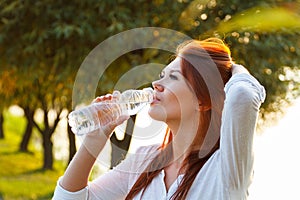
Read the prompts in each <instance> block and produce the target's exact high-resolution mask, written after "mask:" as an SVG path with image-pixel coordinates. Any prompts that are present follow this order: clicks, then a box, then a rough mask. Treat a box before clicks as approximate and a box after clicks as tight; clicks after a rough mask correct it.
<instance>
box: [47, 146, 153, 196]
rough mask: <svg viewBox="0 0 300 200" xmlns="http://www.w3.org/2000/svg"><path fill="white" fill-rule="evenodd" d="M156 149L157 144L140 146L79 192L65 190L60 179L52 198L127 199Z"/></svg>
mask: <svg viewBox="0 0 300 200" xmlns="http://www.w3.org/2000/svg"><path fill="white" fill-rule="evenodd" d="M156 149H157V148H155V146H148V147H140V148H138V150H137V151H136V153H135V154H131V155H129V156H128V157H127V158H126V159H124V160H123V161H122V162H121V163H120V164H119V165H118V166H116V167H115V168H113V169H112V170H109V171H108V172H106V173H105V174H103V175H101V176H99V177H98V178H96V179H95V180H93V181H91V182H90V183H89V184H88V186H87V187H86V188H84V189H82V190H80V191H77V192H69V191H66V190H64V189H63V188H62V187H61V186H60V185H59V180H58V182H57V186H56V189H55V192H54V196H53V199H52V200H71V199H72V200H79V199H80V200H107V199H114V200H119V199H125V197H126V195H127V193H128V192H129V189H130V188H131V186H132V185H133V184H134V183H135V181H136V179H137V178H138V177H139V175H140V174H141V172H142V171H143V170H144V168H145V167H146V166H147V163H148V162H149V161H150V160H151V158H152V155H153V154H152V153H154V152H156ZM149 155H151V156H149Z"/></svg>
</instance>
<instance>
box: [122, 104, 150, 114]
mask: <svg viewBox="0 0 300 200" xmlns="http://www.w3.org/2000/svg"><path fill="white" fill-rule="evenodd" d="M148 103H149V102H138V103H125V106H126V110H127V114H128V115H135V114H137V113H138V112H139V111H140V110H142V109H143V108H144V107H145V106H146V105H147V104H148Z"/></svg>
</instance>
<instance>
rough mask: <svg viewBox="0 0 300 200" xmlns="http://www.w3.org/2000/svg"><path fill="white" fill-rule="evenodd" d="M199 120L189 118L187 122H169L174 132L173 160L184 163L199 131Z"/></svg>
mask: <svg viewBox="0 0 300 200" xmlns="http://www.w3.org/2000/svg"><path fill="white" fill-rule="evenodd" d="M196 124H198V121H196V120H194V119H189V120H187V121H186V122H181V123H180V122H174V123H168V126H169V128H170V130H171V132H172V134H173V140H172V143H171V144H172V148H173V156H174V158H173V159H174V160H173V162H176V163H177V164H180V166H181V164H182V162H183V161H184V159H185V158H186V156H187V155H188V153H189V152H190V150H191V145H192V142H193V139H194V137H195V135H196V133H197V128H198V126H196Z"/></svg>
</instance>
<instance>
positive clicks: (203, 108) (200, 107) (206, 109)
mask: <svg viewBox="0 0 300 200" xmlns="http://www.w3.org/2000/svg"><path fill="white" fill-rule="evenodd" d="M210 109H211V106H204V105H201V104H199V106H198V108H197V110H198V111H200V112H203V111H208V110H210Z"/></svg>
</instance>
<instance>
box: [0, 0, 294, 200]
mask: <svg viewBox="0 0 300 200" xmlns="http://www.w3.org/2000/svg"><path fill="white" fill-rule="evenodd" d="M140 27H161V28H167V29H171V30H175V31H178V32H181V33H184V34H186V35H187V36H189V37H191V38H194V39H205V38H208V37H212V36H214V37H219V38H221V39H223V40H224V41H225V42H226V43H227V44H228V45H229V47H230V49H231V51H232V57H233V58H234V61H236V62H237V63H240V64H242V65H244V66H246V67H247V68H248V69H249V71H250V72H251V73H252V74H253V75H254V76H255V77H256V78H257V79H258V80H259V81H260V82H261V83H262V85H264V86H265V88H266V91H267V99H266V101H265V102H264V104H263V105H262V108H261V112H260V119H259V124H258V129H257V137H256V138H255V151H256V156H257V159H256V162H255V178H254V182H253V185H252V186H251V188H250V199H255V200H260V199H300V195H299V193H297V189H298V187H297V186H299V184H297V182H298V181H299V179H300V174H299V172H298V170H297V169H300V164H299V163H300V162H299V161H300V160H299V155H298V152H300V148H299V140H300V137H299V119H300V100H299V94H300V48H299V47H300V37H299V35H300V1H299V0H297V1H295V0H265V1H262V0H252V1H243V0H194V1H192V0H152V1H149V0H113V1H112V0H101V1H100V0H85V1H80V0H74V1H67V0H56V1H54V0H43V1H35V0H0V98H1V101H0V200H12V199H14V200H27V199H33V200H42V199H51V197H52V194H53V190H54V188H55V185H56V181H57V179H58V177H59V176H61V175H62V174H63V172H64V170H65V168H66V166H67V165H68V163H69V161H70V159H72V157H73V155H74V154H75V152H76V149H77V147H78V145H80V140H78V138H75V136H74V134H73V133H72V132H71V131H70V127H69V126H68V124H67V120H66V117H67V115H68V113H69V112H70V111H72V110H73V109H74V108H75V106H76V104H75V105H74V102H72V95H74V94H72V91H73V86H74V81H75V78H76V74H77V72H78V70H79V68H80V66H81V64H82V62H83V61H84V59H85V58H86V57H87V55H88V54H89V53H90V52H91V51H92V50H93V49H94V48H95V47H96V46H97V45H98V44H100V43H101V42H103V41H104V40H106V39H107V38H109V37H111V36H114V35H116V34H118V33H121V32H123V31H126V30H130V29H133V28H140ZM153 34H156V33H153ZM169 40H170V42H171V40H172V38H169ZM170 55H172V52H166V51H163V50H159V49H151V48H148V49H147V48H146V49H138V50H134V51H131V52H128V53H126V54H124V55H122V56H120V57H118V58H117V59H115V60H114V62H112V63H111V64H110V65H109V67H108V68H107V69H106V70H105V72H104V73H103V74H102V76H101V77H99V81H98V86H97V90H96V93H95V96H97V95H103V94H106V93H110V92H112V90H113V88H114V87H115V85H116V84H117V82H118V80H119V79H120V78H121V77H122V75H124V74H125V73H126V72H128V71H130V70H131V69H132V68H134V67H135V66H140V65H143V64H147V63H160V64H162V65H166V64H167V61H168V59H169V57H170ZM103 59H105V58H103ZM140 76H141V77H140V78H141V79H147V80H155V79H156V78H157V76H156V75H155V76H154V75H153V74H151V73H145V74H143V75H140ZM149 83H150V82H149ZM143 86H145V85H143ZM125 87H126V85H125ZM137 87H140V85H139V86H137ZM89 89H90V86H89V85H86V86H85V87H84V88H83V90H86V91H87V92H88V90H89ZM88 100H89V101H91V100H92V99H88ZM80 103H87V102H80ZM143 113H145V112H142V113H141V114H138V115H140V116H132V117H131V119H130V120H129V122H128V123H127V124H124V125H123V126H124V128H123V129H120V130H123V132H122V131H116V132H115V133H114V134H113V136H112V138H111V141H110V142H109V143H108V144H107V146H108V147H107V148H108V150H107V151H105V158H104V159H106V160H107V162H106V165H105V166H102V167H101V166H96V167H95V169H94V170H93V175H92V178H93V177H95V176H97V175H98V174H99V173H103V172H104V171H105V170H107V169H109V168H111V167H113V166H115V165H116V164H117V163H118V162H119V161H120V158H122V157H124V156H126V152H127V151H133V150H134V149H135V148H136V147H137V146H138V145H140V144H137V143H136V142H135V141H134V140H133V139H132V135H135V133H134V130H136V129H135V127H136V125H137V124H139V126H143V125H142V124H143V123H146V122H145V121H143V119H144V118H143V117H145V116H143V115H145V114H143ZM146 118H147V117H146ZM124 132H126V133H127V134H124ZM162 132H163V130H162ZM152 139H154V138H152ZM160 139H161V136H160V135H158V136H157V138H155V141H154V140H153V142H157V141H159V140H160Z"/></svg>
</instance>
